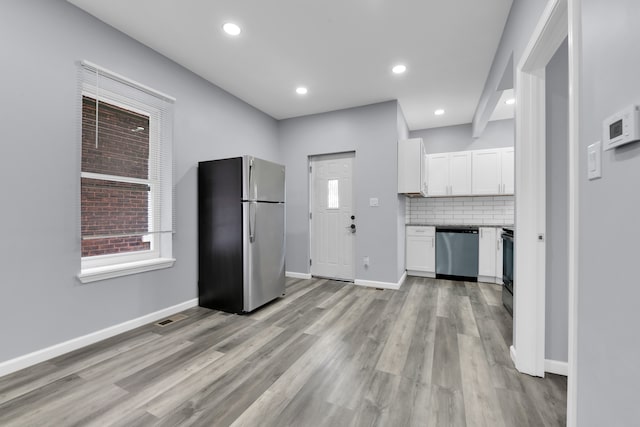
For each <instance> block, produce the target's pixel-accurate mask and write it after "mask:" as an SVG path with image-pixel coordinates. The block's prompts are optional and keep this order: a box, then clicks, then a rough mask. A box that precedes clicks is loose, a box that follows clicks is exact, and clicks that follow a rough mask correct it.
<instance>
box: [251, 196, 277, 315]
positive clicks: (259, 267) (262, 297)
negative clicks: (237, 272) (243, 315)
mask: <svg viewBox="0 0 640 427" xmlns="http://www.w3.org/2000/svg"><path fill="white" fill-rule="evenodd" d="M242 205H243V219H244V224H245V227H244V283H243V286H244V311H245V312H250V311H253V310H255V309H256V308H258V307H260V306H261V305H264V304H266V303H267V302H269V301H271V300H273V299H275V298H278V297H280V296H282V295H283V294H284V286H285V278H284V271H285V270H284V269H285V265H284V253H285V247H284V203H259V202H244V203H243V204H242Z"/></svg>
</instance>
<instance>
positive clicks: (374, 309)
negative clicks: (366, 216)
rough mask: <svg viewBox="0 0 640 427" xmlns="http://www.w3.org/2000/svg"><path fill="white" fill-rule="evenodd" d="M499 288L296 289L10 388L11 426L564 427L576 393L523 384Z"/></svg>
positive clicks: (6, 396) (31, 374) (0, 411)
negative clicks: (244, 311)
mask: <svg viewBox="0 0 640 427" xmlns="http://www.w3.org/2000/svg"><path fill="white" fill-rule="evenodd" d="M499 291H500V287H499V286H494V285H488V284H477V283H464V282H451V281H444V280H435V279H426V278H414V277H410V278H409V279H408V280H407V282H406V283H405V284H404V285H403V287H402V289H401V290H399V291H391V290H376V289H370V288H362V287H358V286H354V285H351V284H345V283H339V282H333V281H327V280H294V279H287V294H286V296H285V297H284V298H281V299H279V300H277V301H275V302H273V303H271V304H269V305H267V306H265V307H263V308H262V309H259V310H257V311H256V312H254V313H252V314H250V315H245V316H237V315H231V314H227V313H222V312H218V311H214V310H207V309H204V308H200V307H197V308H193V309H190V310H186V311H185V312H183V313H184V314H185V315H187V316H188V317H187V318H186V319H184V320H180V321H178V322H176V323H173V324H170V325H168V326H165V327H159V326H157V325H154V324H150V325H146V326H143V327H141V328H138V329H135V330H132V331H129V332H126V333H124V334H121V335H118V336H116V337H113V338H110V339H108V340H105V341H102V342H100V343H97V344H94V345H92V346H89V347H86V348H83V349H80V350H77V351H75V352H73V353H69V354H66V355H64V356H61V357H59V358H56V359H52V360H50V361H47V362H44V363H41V364H39V365H36V366H34V367H31V368H28V369H25V370H23V371H20V372H16V373H14V374H11V375H9V376H6V377H4V378H0V425H2V426H14V425H15V426H32V425H33V426H42V425H55V426H85V425H90V426H109V425H113V426H192V425H193V426H234V427H239V426H314V427H315V426H374V425H377V426H492V427H493V426H561V425H564V424H565V421H564V420H565V412H566V379H565V378H564V377H560V376H556V375H548V376H547V377H546V378H545V379H541V378H534V377H529V376H527V375H522V374H519V373H518V372H517V371H516V370H515V369H514V366H513V363H512V362H511V359H510V357H509V349H508V347H509V345H510V344H511V342H510V341H511V331H512V329H511V318H510V317H509V316H508V314H506V311H505V310H504V308H503V307H502V306H501V302H500V294H499Z"/></svg>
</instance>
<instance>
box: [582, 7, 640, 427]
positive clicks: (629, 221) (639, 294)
mask: <svg viewBox="0 0 640 427" xmlns="http://www.w3.org/2000/svg"><path fill="white" fill-rule="evenodd" d="M639 16H640V2H638V0H610V1H606V2H603V1H601V0H582V29H583V52H582V53H583V57H582V82H581V92H580V95H581V99H580V123H581V124H580V150H579V155H580V177H579V179H580V181H579V185H580V193H579V196H580V222H579V227H580V228H579V238H580V252H579V289H578V378H577V382H578V425H579V426H604V425H607V426H631V425H638V420H640V405H638V384H640V363H638V361H639V360H640V340H639V339H638V325H639V324H640V310H639V309H638V303H639V301H640V286H639V280H638V264H639V261H638V260H639V258H638V255H639V254H640V249H639V246H638V242H640V228H638V227H637V226H636V222H637V221H638V216H639V215H638V212H639V211H640V195H639V194H640V193H639V192H638V183H639V182H640V143H638V142H636V143H633V144H629V145H626V146H624V147H621V148H618V149H616V150H612V151H605V152H603V153H602V159H603V161H602V179H598V180H594V181H588V180H587V172H586V164H587V160H586V153H587V146H588V145H589V144H592V143H593V142H594V141H599V140H601V138H602V128H601V126H602V121H603V120H604V119H605V118H606V117H608V116H610V115H611V114H614V113H616V112H617V111H619V110H620V109H622V108H624V107H626V106H628V105H631V104H640V77H639V76H640V56H639V55H638V48H637V43H638V41H639V40H640V26H638V25H637V18H638V17H639Z"/></svg>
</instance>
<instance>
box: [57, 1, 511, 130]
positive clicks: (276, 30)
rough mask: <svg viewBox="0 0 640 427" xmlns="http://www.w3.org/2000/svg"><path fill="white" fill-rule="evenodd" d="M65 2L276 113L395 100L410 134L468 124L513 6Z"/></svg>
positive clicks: (490, 3) (302, 112)
mask: <svg viewBox="0 0 640 427" xmlns="http://www.w3.org/2000/svg"><path fill="white" fill-rule="evenodd" d="M68 1H69V2H70V3H73V4H75V5H76V6H78V7H80V8H82V9H84V10H86V11H87V12H89V13H90V14H92V15H94V16H96V17H97V18H99V19H100V20H102V21H104V22H106V23H107V24H109V25H111V26H113V27H115V28H117V29H118V30H120V31H122V32H124V33H126V34H128V35H129V36H131V37H133V38H134V39H136V40H139V41H140V42H142V43H144V44H145V45H147V46H149V47H151V48H152V49H154V50H156V51H158V52H160V53H161V54H163V55H165V56H167V57H169V58H171V59H172V60H174V61H176V62H178V63H179V64H182V65H183V66H184V67H186V68H188V69H189V70H191V71H193V72H194V73H196V74H198V75H200V76H202V77H203V78H205V79H207V80H209V81H210V82H212V83H214V84H216V85H218V86H220V87H221V88H223V89H225V90H226V91H228V92H230V93H232V94H233V95H235V96H237V97H238V98H240V99H242V100H244V101H246V102H247V103H249V104H251V105H253V106H254V107H256V108H258V109H260V110H262V111H264V112H265V113H267V114H269V115H271V116H272V117H274V118H276V119H284V118H290V117H296V116H302V115H307V114H313V113H319V112H325V111H331V110H337V109H341V108H347V107H354V106H359V105H366V104H371V103H375V102H381V101H386V100H391V99H398V100H399V102H400V105H401V106H402V109H403V111H404V114H405V116H406V118H407V121H408V123H409V127H410V128H411V129H412V130H415V129H424V128H431V127H439V126H447V125H452V124H461V123H469V122H471V120H472V117H473V113H474V112H475V108H476V105H477V103H478V99H479V98H480V95H481V93H482V89H483V87H484V83H485V80H486V78H487V76H488V73H489V68H490V66H491V62H492V60H493V56H494V54H495V52H496V49H497V47H498V43H499V41H500V36H501V34H502V30H503V28H504V24H505V22H506V19H507V15H508V13H509V9H510V7H511V3H512V0H482V1H478V0H437V1H436V0H322V1H309V0H269V1H267V0H244V1H240V0H182V1H176V0H109V1H104V0H68ZM227 21H232V22H235V23H237V24H238V25H240V27H242V30H243V31H242V33H241V35H240V36H238V37H236V38H233V37H230V36H228V35H226V34H225V33H223V32H222V29H221V27H222V24H223V23H225V22H227ZM397 63H404V64H406V65H407V68H408V69H407V72H406V73H405V74H403V75H393V74H392V73H391V67H392V66H393V65H395V64H397ZM114 71H117V70H114ZM299 85H304V86H307V87H308V88H309V93H308V94H307V95H305V96H300V95H297V94H296V93H295V88H296V87H297V86H299ZM438 108H443V109H445V110H446V114H445V115H443V116H435V115H434V114H433V112H434V110H436V109H438Z"/></svg>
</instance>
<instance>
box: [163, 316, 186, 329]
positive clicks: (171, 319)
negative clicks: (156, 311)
mask: <svg viewBox="0 0 640 427" xmlns="http://www.w3.org/2000/svg"><path fill="white" fill-rule="evenodd" d="M186 318H187V316H186V315H184V314H175V315H173V316H171V317H167V318H166V319H164V320H160V321H159V322H156V325H157V326H160V327H161V328H163V327H165V326H167V325H171V324H172V323H175V322H178V321H180V320H183V319H186Z"/></svg>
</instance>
